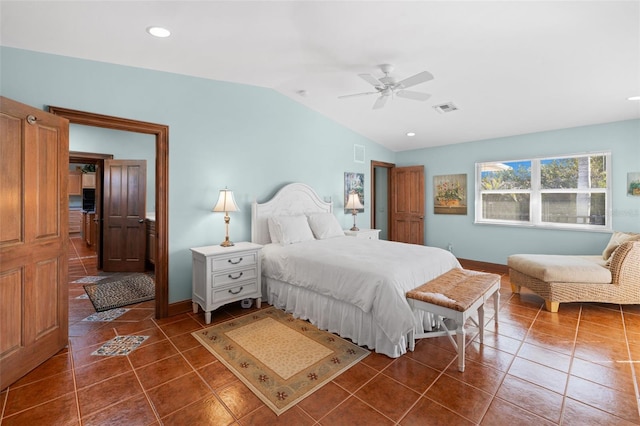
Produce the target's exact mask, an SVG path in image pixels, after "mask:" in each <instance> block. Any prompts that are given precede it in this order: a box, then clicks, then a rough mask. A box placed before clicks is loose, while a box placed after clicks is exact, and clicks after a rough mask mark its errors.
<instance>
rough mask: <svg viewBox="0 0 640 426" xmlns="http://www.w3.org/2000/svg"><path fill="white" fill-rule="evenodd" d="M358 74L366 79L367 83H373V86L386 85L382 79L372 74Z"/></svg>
mask: <svg viewBox="0 0 640 426" xmlns="http://www.w3.org/2000/svg"><path fill="white" fill-rule="evenodd" d="M358 76H359V77H360V78H361V79H363V80H364V81H366V82H367V83H369V84H370V85H372V86H373V87H379V86H382V87H384V83H382V82H381V81H380V80H378V79H377V78H375V77H374V76H372V75H371V74H358Z"/></svg>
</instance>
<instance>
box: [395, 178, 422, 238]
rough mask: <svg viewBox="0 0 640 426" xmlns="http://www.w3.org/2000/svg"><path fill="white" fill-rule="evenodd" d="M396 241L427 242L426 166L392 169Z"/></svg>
mask: <svg viewBox="0 0 640 426" xmlns="http://www.w3.org/2000/svg"><path fill="white" fill-rule="evenodd" d="M391 187H392V190H391V194H392V195H391V228H392V232H391V235H392V238H393V241H399V242H402V243H411V244H420V245H424V201H425V195H424V166H411V167H394V168H393V169H391Z"/></svg>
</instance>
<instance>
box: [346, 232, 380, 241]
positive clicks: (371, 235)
mask: <svg viewBox="0 0 640 426" xmlns="http://www.w3.org/2000/svg"><path fill="white" fill-rule="evenodd" d="M379 234H380V230H379V229H361V230H359V231H351V230H349V229H347V230H345V231H344V235H346V236H348V237H356V238H365V239H367V240H377V239H378V236H379Z"/></svg>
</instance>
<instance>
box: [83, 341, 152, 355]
mask: <svg viewBox="0 0 640 426" xmlns="http://www.w3.org/2000/svg"><path fill="white" fill-rule="evenodd" d="M148 338H149V336H118V337H114V338H113V339H111V340H109V341H108V342H107V343H105V344H104V345H102V346H100V347H99V348H98V349H96V350H95V351H94V352H92V353H91V355H98V356H126V355H129V354H130V353H131V352H133V351H135V350H136V349H138V346H140V345H141V344H142V343H143V342H144V341H145V340H147V339H148Z"/></svg>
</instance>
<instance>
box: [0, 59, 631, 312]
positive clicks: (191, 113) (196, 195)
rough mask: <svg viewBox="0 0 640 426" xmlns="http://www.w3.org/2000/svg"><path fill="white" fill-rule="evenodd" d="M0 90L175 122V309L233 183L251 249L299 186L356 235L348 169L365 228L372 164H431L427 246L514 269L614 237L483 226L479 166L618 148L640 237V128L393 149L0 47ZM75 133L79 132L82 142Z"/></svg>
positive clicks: (617, 224) (164, 79)
mask: <svg viewBox="0 0 640 426" xmlns="http://www.w3.org/2000/svg"><path fill="white" fill-rule="evenodd" d="M0 94H2V96H6V97H8V98H11V99H14V100H16V101H18V102H22V103H25V104H28V105H32V106H34V107H37V108H46V107H47V106H48V105H55V106H60V107H64V108H71V109H77V110H82V111H88V112H96V113H100V114H106V115H113V116H118V117H126V118H131V119H135V120H142V121H149V122H154V123H160V124H165V125H168V126H169V128H170V130H169V301H170V302H171V303H173V302H178V301H182V300H188V299H190V298H191V254H190V252H189V248H190V247H197V246H203V245H210V244H217V243H219V242H220V241H222V240H223V239H224V223H223V217H222V214H215V213H212V212H211V209H212V207H213V204H214V203H215V201H216V199H217V195H218V190H220V189H222V188H224V187H225V186H228V187H229V188H231V189H233V191H234V193H235V195H236V201H237V202H238V203H239V205H240V208H241V210H242V211H241V212H239V213H232V214H231V225H230V234H231V239H232V240H234V241H242V240H249V239H250V237H251V234H250V232H251V205H250V204H251V202H252V201H253V200H254V199H257V200H258V201H265V200H267V199H269V198H270V197H271V196H272V195H273V194H274V193H275V191H276V190H277V189H279V188H280V187H281V186H282V185H284V184H286V183H289V182H304V183H307V184H308V185H310V186H311V187H313V188H314V189H316V191H317V192H318V193H319V194H320V196H322V197H324V198H327V199H328V198H331V199H332V200H333V201H334V205H335V213H336V215H337V216H338V219H339V220H340V221H341V223H342V225H343V227H344V228H350V227H351V226H352V217H351V215H350V214H346V215H345V214H344V213H343V195H342V194H343V178H344V172H358V173H364V174H365V186H366V188H367V189H366V191H365V208H366V210H365V214H360V215H358V226H359V227H361V228H367V227H369V226H370V223H369V218H370V215H369V212H370V210H369V209H370V208H371V206H370V204H369V202H370V201H369V200H371V196H370V194H369V183H370V182H371V181H370V179H371V177H370V170H369V168H370V166H369V165H370V161H371V160H377V161H383V162H389V163H396V164H397V165H399V166H403V165H416V164H423V165H424V166H425V174H426V188H427V196H426V199H427V205H426V209H427V215H426V226H425V241H426V243H427V244H428V245H433V246H437V247H442V248H446V247H447V245H448V244H449V243H451V244H452V245H453V252H454V253H455V254H456V255H457V256H458V257H461V258H467V259H474V260H480V261H485V262H493V263H501V264H504V263H506V258H507V256H508V255H509V254H512V253H525V252H527V253H579V254H597V253H600V252H601V251H602V249H603V248H604V246H605V244H606V242H607V241H608V239H609V236H610V235H609V234H608V233H598V232H584V231H558V230H547V229H524V228H514V227H500V226H490V225H474V224H473V203H474V194H473V185H474V165H475V162H481V161H492V160H509V159H520V158H527V157H538V156H547V155H554V154H571V153H580V152H587V151H601V150H611V152H612V163H613V176H612V182H613V188H614V190H613V208H614V217H613V220H614V222H613V227H614V229H615V230H627V231H635V232H640V197H628V196H626V194H625V183H626V174H627V172H640V120H633V121H625V122H618V123H609V124H603V125H596V126H587V127H580V128H574V129H565V130H558V131H552V132H543V133H535V134H528V135H521V136H513V137H508V138H500V139H491V140H483V141H477V142H473V143H464V144H458V145H450V146H443V147H436V148H429V149H422V150H415V151H405V152H399V153H394V152H392V151H389V150H387V149H386V148H384V147H382V146H381V145H378V144H376V143H373V142H372V141H370V140H368V139H366V138H364V137H362V136H360V135H358V134H356V133H354V132H352V131H350V130H348V129H346V128H345V127H343V126H341V125H339V124H337V123H335V122H333V121H331V120H329V119H328V118H326V117H324V116H323V115H321V114H319V113H317V112H315V111H312V110H310V109H308V108H306V107H304V106H302V105H300V104H298V103H296V102H294V101H293V100H291V99H289V98H287V97H285V96H283V95H281V94H279V93H277V92H275V91H273V90H271V89H266V88H260V87H254V86H248V85H242V84H235V83H228V82H220V81H212V80H205V79H201V78H195V77H189V76H183V75H177V74H170V73H164V72H157V71H150V70H144V69H139V68H132V67H125V66H120V65H112V64H106V63H100V62H93V61H86V60H80V59H73V58H67V57H62V56H56V55H48V54H41V53H36V52H30V51H25V50H19V49H12V48H6V47H0ZM85 130H87V129H85ZM87 131H89V130H87ZM76 134H78V131H77V130H72V132H71V137H72V138H74V139H75V135H76ZM136 140H137V139H136ZM71 143H72V146H73V147H78V148H77V149H78V150H85V149H84V148H80V146H79V145H76V143H82V142H78V141H75V140H73V141H72V142H71ZM83 143H86V139H85V142H83ZM132 143H136V144H137V143H138V142H132ZM140 143H146V142H145V141H142V142H140ZM354 144H358V145H364V146H365V163H364V164H363V163H355V162H354V161H353V145H354ZM94 147H95V150H96V151H98V152H107V151H108V149H106V148H105V149H102V147H100V146H94ZM132 149H133V148H132ZM136 149H137V148H136ZM125 151H126V150H125ZM128 154H129V153H128V152H123V153H122V155H128ZM457 173H466V174H467V177H468V185H469V190H470V193H469V200H468V201H469V206H470V207H469V212H468V214H467V215H466V216H454V215H434V214H433V187H432V182H433V176H434V175H442V174H457Z"/></svg>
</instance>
